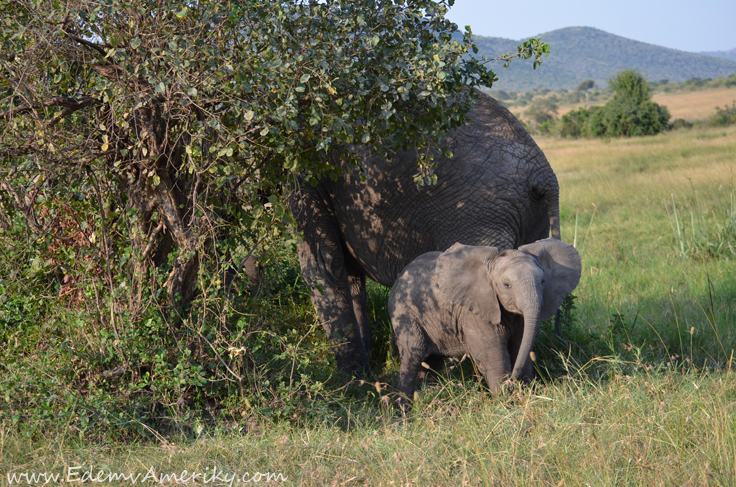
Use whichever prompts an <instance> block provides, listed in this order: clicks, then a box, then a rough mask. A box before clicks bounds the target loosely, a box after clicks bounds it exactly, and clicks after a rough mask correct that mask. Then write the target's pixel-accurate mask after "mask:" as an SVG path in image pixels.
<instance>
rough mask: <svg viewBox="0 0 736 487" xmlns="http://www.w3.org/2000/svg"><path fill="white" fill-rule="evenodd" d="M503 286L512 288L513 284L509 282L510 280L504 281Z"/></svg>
mask: <svg viewBox="0 0 736 487" xmlns="http://www.w3.org/2000/svg"><path fill="white" fill-rule="evenodd" d="M503 287H505V288H506V289H511V284H509V283H508V282H504V283H503Z"/></svg>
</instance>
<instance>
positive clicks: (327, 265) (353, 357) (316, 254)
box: [291, 192, 370, 375]
mask: <svg viewBox="0 0 736 487" xmlns="http://www.w3.org/2000/svg"><path fill="white" fill-rule="evenodd" d="M291 203H292V205H291V206H292V211H293V213H294V216H295V217H296V219H297V221H298V222H299V229H300V230H302V231H303V232H304V240H303V241H302V242H300V243H299V244H298V245H297V250H298V251H299V262H300V264H301V268H302V274H303V275H304V279H305V280H306V282H307V284H308V285H309V286H310V288H311V297H312V303H313V304H314V307H315V310H316V311H317V314H318V315H319V318H320V319H321V320H322V325H323V326H324V329H325V332H326V333H327V337H328V339H329V340H330V345H331V347H332V351H333V353H334V355H335V360H336V362H337V368H338V370H339V371H340V372H343V373H346V374H351V375H352V374H359V373H366V372H367V371H368V359H369V357H368V351H367V350H366V347H365V346H364V343H365V342H368V343H370V338H369V337H368V324H367V313H361V314H360V319H359V318H358V317H356V314H355V309H356V307H357V308H359V307H361V306H363V307H364V306H365V281H364V279H363V280H362V281H361V279H360V277H359V276H358V275H357V274H356V272H351V273H350V274H349V273H348V269H347V264H348V263H346V255H345V252H344V249H343V246H342V242H341V239H340V233H339V229H338V226H337V224H336V222H335V220H334V216H333V213H332V212H331V211H330V209H329V207H328V206H327V205H326V204H325V202H324V201H323V200H321V199H320V198H319V196H318V195H317V194H315V193H313V192H307V193H306V194H305V195H303V196H302V198H301V199H299V200H298V201H292V202H291ZM354 288H357V289H358V290H360V289H362V290H363V292H362V294H359V295H358V296H357V298H354V297H353V289H354Z"/></svg>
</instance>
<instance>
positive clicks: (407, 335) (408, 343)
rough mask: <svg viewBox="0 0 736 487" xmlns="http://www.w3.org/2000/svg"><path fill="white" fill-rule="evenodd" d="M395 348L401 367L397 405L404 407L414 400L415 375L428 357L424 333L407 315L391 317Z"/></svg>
mask: <svg viewBox="0 0 736 487" xmlns="http://www.w3.org/2000/svg"><path fill="white" fill-rule="evenodd" d="M391 322H392V323H393V327H394V333H395V336H396V346H397V347H398V349H399V357H400V359H401V367H400V368H399V387H398V391H399V394H400V397H399V400H398V402H399V405H400V406H402V407H404V406H405V405H406V404H408V403H409V402H411V401H412V399H413V398H414V389H415V387H416V380H417V374H418V373H419V370H420V369H421V367H422V361H423V360H424V359H425V358H426V357H427V356H428V355H429V353H428V349H427V338H426V335H425V333H424V331H423V330H422V329H421V327H420V326H419V324H418V323H416V322H415V321H414V320H413V319H412V318H411V317H410V316H409V315H408V314H399V315H396V316H392V317H391Z"/></svg>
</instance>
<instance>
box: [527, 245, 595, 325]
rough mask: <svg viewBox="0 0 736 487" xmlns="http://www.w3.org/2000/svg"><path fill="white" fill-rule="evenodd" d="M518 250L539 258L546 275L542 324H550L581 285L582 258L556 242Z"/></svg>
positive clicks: (571, 248)
mask: <svg viewBox="0 0 736 487" xmlns="http://www.w3.org/2000/svg"><path fill="white" fill-rule="evenodd" d="M519 250H521V251H522V252H526V253H527V254H531V255H533V256H534V257H536V259H537V262H539V265H540V266H541V267H542V270H543V271H544V279H545V283H544V288H543V291H542V294H543V299H544V303H543V305H542V310H541V312H540V314H539V320H540V321H544V320H548V319H550V318H551V317H552V315H554V314H555V312H556V311H557V309H558V308H559V307H560V305H561V304H562V301H563V300H564V299H565V298H566V297H567V296H569V295H570V293H571V292H572V290H573V289H575V286H577V285H578V282H580V271H581V269H582V264H581V262H580V255H579V254H578V251H577V250H575V247H573V246H572V245H570V244H569V243H566V242H563V241H561V240H557V239H554V238H546V239H544V240H538V241H536V242H534V243H531V244H529V245H522V246H521V247H519Z"/></svg>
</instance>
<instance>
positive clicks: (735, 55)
mask: <svg viewBox="0 0 736 487" xmlns="http://www.w3.org/2000/svg"><path fill="white" fill-rule="evenodd" d="M700 54H704V55H706V56H715V57H722V58H724V59H730V60H731V61H736V49H731V50H729V51H704V52H701V53H700Z"/></svg>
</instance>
